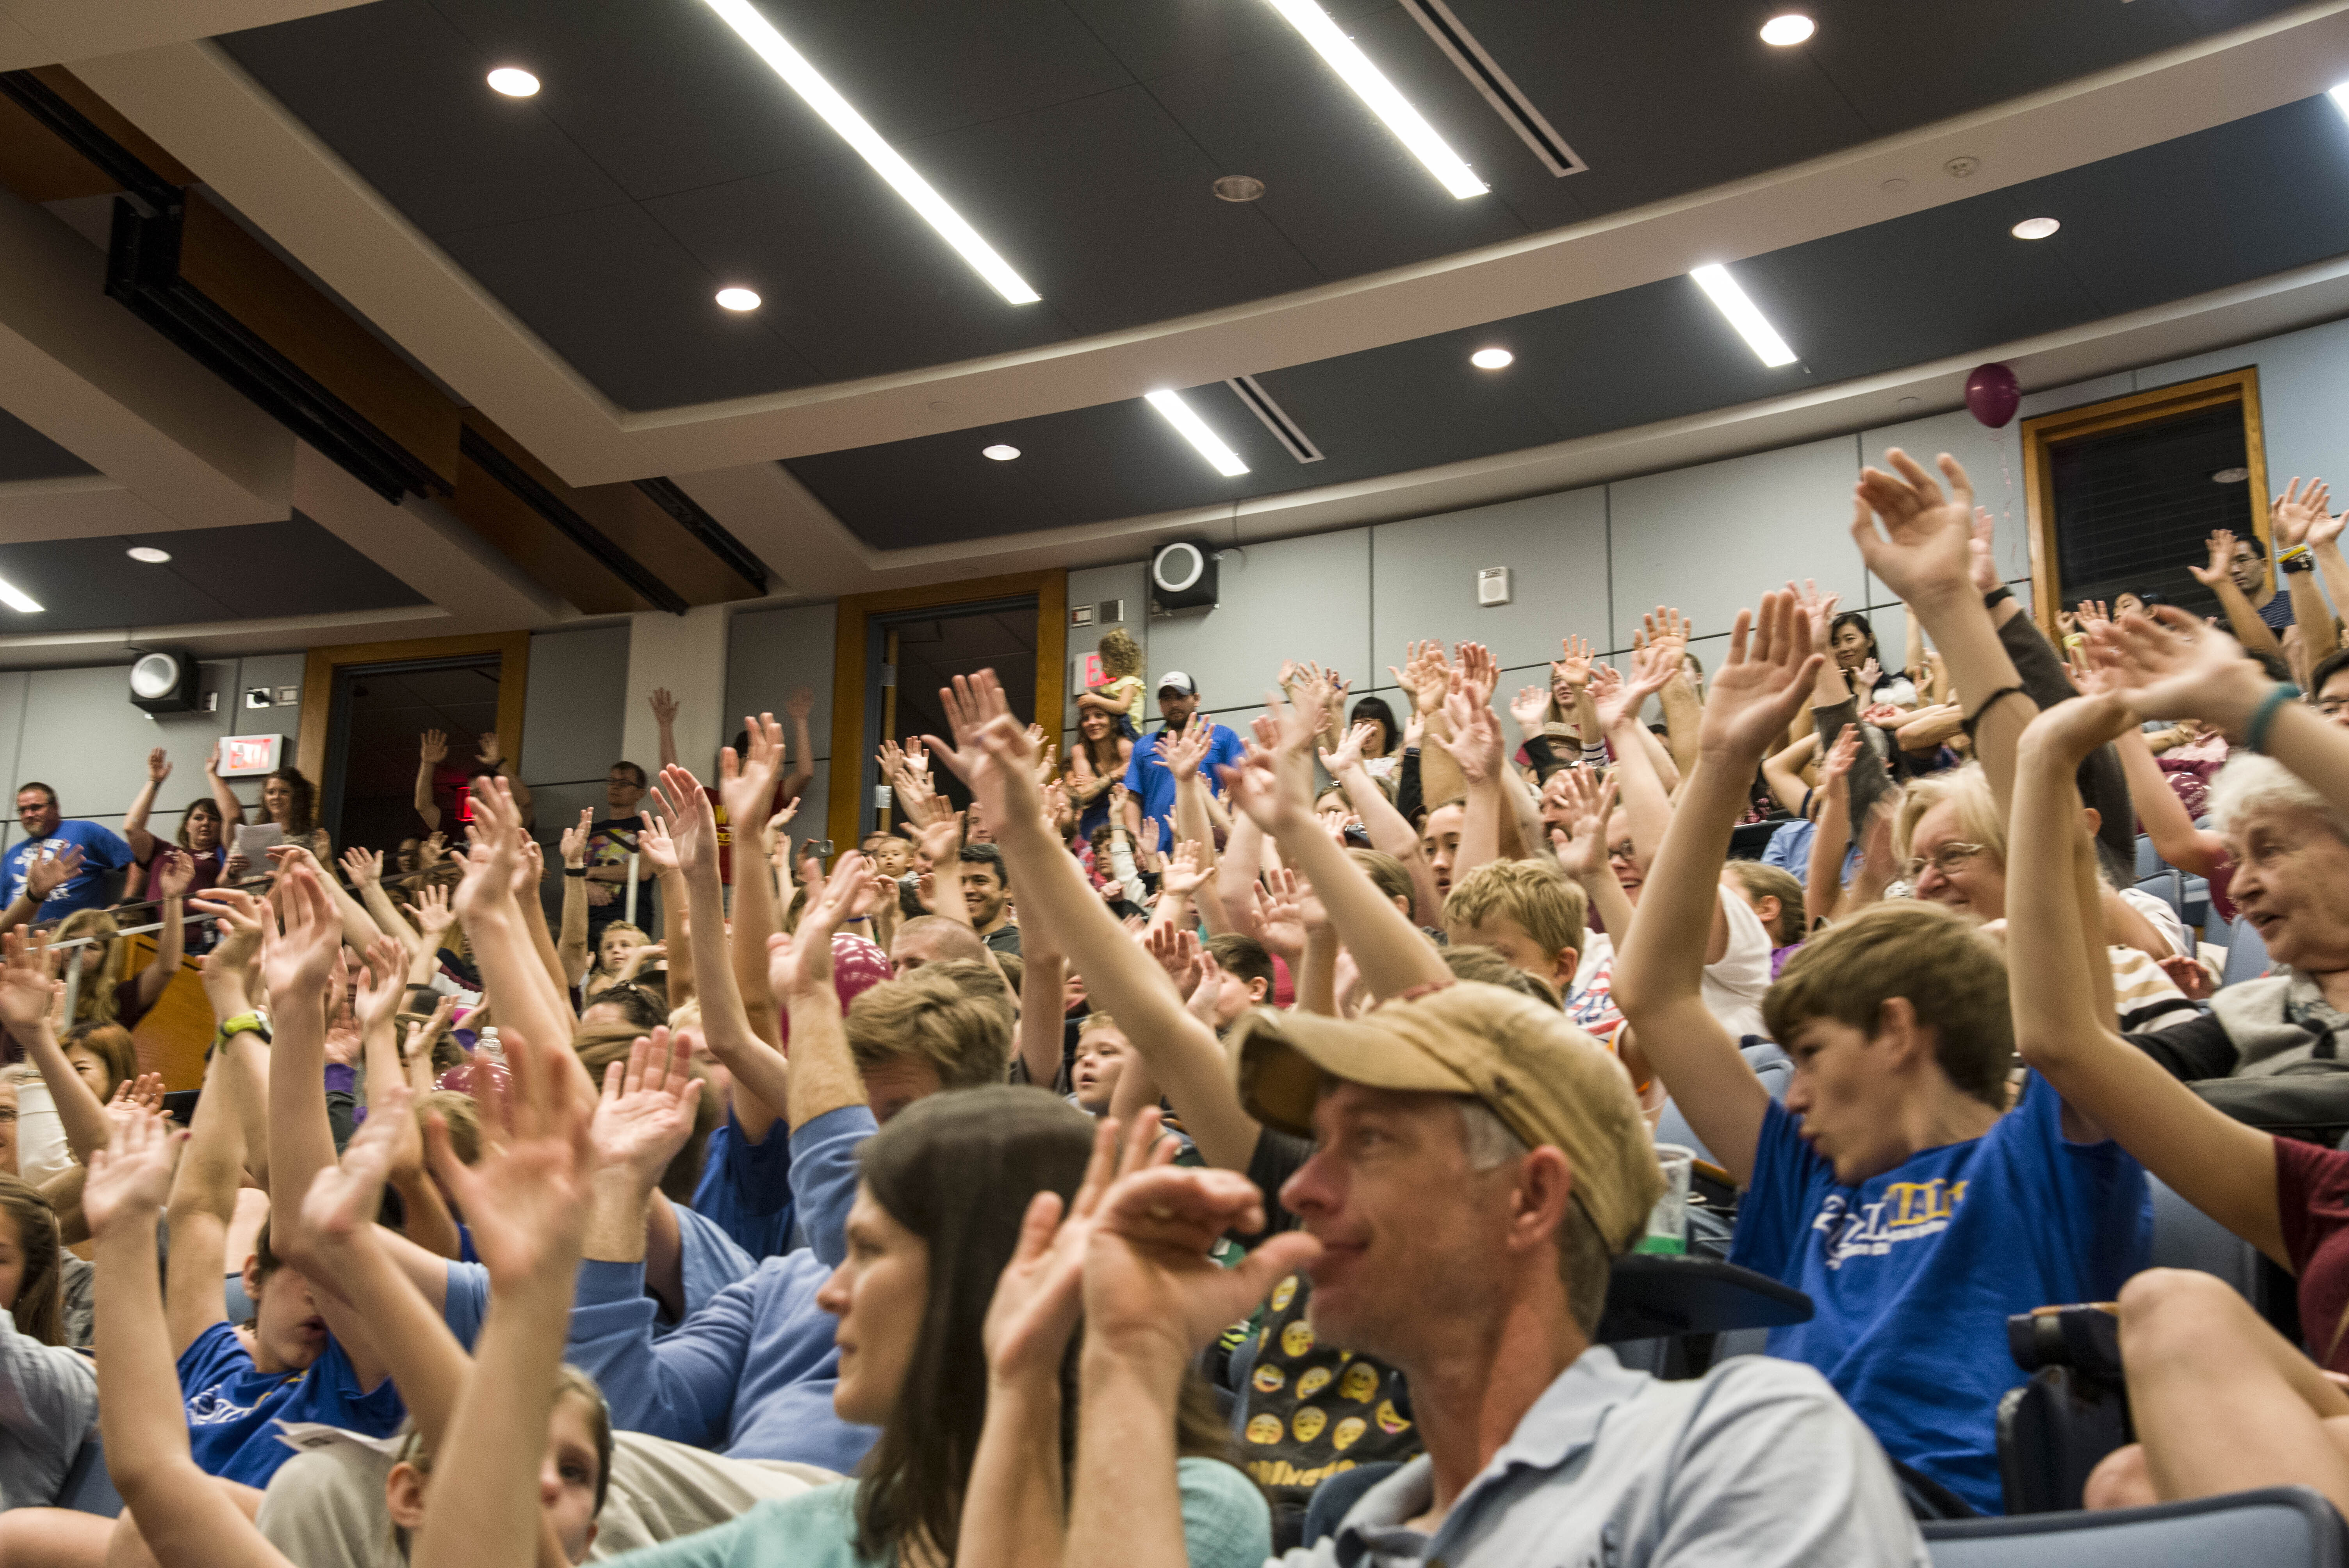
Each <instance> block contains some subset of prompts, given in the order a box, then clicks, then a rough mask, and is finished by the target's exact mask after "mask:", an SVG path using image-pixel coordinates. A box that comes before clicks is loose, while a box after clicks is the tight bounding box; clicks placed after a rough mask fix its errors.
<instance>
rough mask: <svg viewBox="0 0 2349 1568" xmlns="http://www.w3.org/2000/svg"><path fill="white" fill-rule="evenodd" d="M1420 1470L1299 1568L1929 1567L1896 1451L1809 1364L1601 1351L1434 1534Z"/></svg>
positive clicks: (1396, 1482)
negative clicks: (1889, 1457)
mask: <svg viewBox="0 0 2349 1568" xmlns="http://www.w3.org/2000/svg"><path fill="white" fill-rule="evenodd" d="M1433 1494H1434V1471H1433V1469H1432V1468H1431V1467H1430V1463H1429V1461H1428V1460H1426V1459H1425V1458H1420V1459H1416V1460H1412V1461H1411V1463H1409V1464H1407V1465H1405V1466H1404V1467H1403V1468H1402V1470H1398V1471H1396V1472H1395V1473H1394V1474H1393V1475H1391V1476H1389V1477H1388V1478H1387V1479H1386V1480H1383V1481H1381V1482H1380V1483H1379V1484H1378V1485H1377V1486H1374V1487H1372V1488H1371V1490H1370V1491H1368V1492H1367V1493H1365V1494H1364V1495H1363V1497H1362V1500H1361V1501H1360V1502H1358V1503H1356V1504H1355V1505H1354V1507H1353V1509H1352V1510H1351V1511H1350V1512H1349V1513H1348V1514H1347V1515H1346V1518H1345V1522H1343V1523H1341V1524H1340V1526H1339V1527H1338V1529H1337V1532H1335V1533H1334V1534H1332V1535H1330V1536H1329V1537H1327V1538H1325V1539H1323V1540H1322V1541H1320V1542H1318V1543H1316V1544H1315V1545H1313V1546H1312V1547H1309V1548H1300V1549H1299V1550H1297V1551H1294V1552H1291V1553H1288V1556H1287V1557H1286V1558H1284V1559H1282V1563H1283V1564H1284V1568H1404V1565H1406V1564H1412V1565H1415V1564H1420V1563H1426V1564H1428V1565H1429V1568H1434V1565H1435V1564H1437V1563H1442V1564H1443V1565H1444V1568H1663V1565H1665V1564H1671V1568H1690V1565H1692V1564H1698V1563H1703V1564H1722V1565H1723V1568H1726V1565H1729V1564H1734V1565H1735V1568H1771V1565H1772V1564H1777V1563H1785V1564H1787V1565H1789V1568H1793V1565H1795V1564H1800V1565H1802V1568H1838V1565H1841V1564H1852V1565H1854V1568H1858V1565H1863V1564H1864V1565H1866V1568H1929V1561H1928V1559H1927V1557H1926V1555H1925V1546H1924V1542H1923V1541H1922V1539H1921V1538H1920V1536H1919V1535H1918V1533H1917V1526H1916V1523H1915V1522H1914V1521H1913V1520H1911V1519H1910V1518H1909V1510H1908V1507H1907V1505H1906V1504H1905V1503H1904V1502H1903V1501H1901V1496H1900V1489H1899V1485H1898V1484H1897V1483H1896V1482H1895V1481H1894V1480H1893V1479H1892V1470H1891V1467H1890V1466H1889V1465H1888V1464H1887V1463H1886V1462H1885V1459H1884V1452H1883V1450H1882V1449H1879V1448H1878V1447H1877V1445H1876V1439H1875V1438H1873V1437H1872V1436H1870V1435H1869V1434H1868V1429H1867V1428H1865V1427H1863V1426H1861V1425H1860V1423H1859V1418H1858V1417H1857V1416H1855V1415H1853V1414H1852V1413H1851V1410H1850V1408H1848V1407H1847V1406H1846V1405H1845V1404H1844V1402H1843V1401H1842V1399H1840V1398H1837V1395H1836V1391H1835V1390H1834V1389H1833V1388H1832V1387H1828V1385H1827V1380H1826V1378H1825V1377H1820V1376H1819V1374H1818V1373H1817V1372H1816V1371H1815V1370H1813V1369H1812V1368H1811V1367H1806V1366H1804V1365H1802V1364H1801V1363H1800V1362H1795V1361H1778V1360H1772V1359H1769V1358H1767V1357H1759V1356H1747V1357H1738V1358H1736V1359H1734V1360H1732V1361H1727V1362H1723V1364H1722V1365H1721V1366H1719V1367H1714V1368H1713V1371H1712V1372H1711V1373H1709V1374H1708V1375H1707V1376H1705V1377H1702V1378H1699V1379H1696V1380H1693V1381H1689V1382H1679V1383H1666V1382H1663V1381H1661V1380H1659V1379H1657V1378H1654V1377H1649V1376H1648V1375H1647V1374H1646V1373H1644V1372H1627V1371H1625V1370H1624V1369H1623V1367H1622V1365H1621V1364H1620V1363H1619V1362H1618V1361H1617V1360H1616V1359H1615V1353H1614V1352H1613V1351H1611V1350H1609V1349H1606V1348H1605V1347H1603V1346H1601V1347H1598V1348H1594V1349H1591V1350H1588V1351H1586V1352H1584V1353H1583V1356H1582V1357H1581V1358H1580V1359H1579V1360H1578V1361H1576V1362H1575V1364H1574V1365H1573V1366H1571V1367H1568V1368H1567V1369H1566V1370H1565V1371H1563V1372H1561V1373H1559V1374H1558V1376H1557V1381H1555V1382H1553V1383H1552V1384H1550V1386H1549V1387H1548V1388H1547V1389H1546V1390H1544V1392H1543V1394H1542V1397H1541V1398H1539V1399H1537V1400H1536V1401H1534V1406H1533V1408H1531V1409H1530V1410H1527V1411H1526V1415H1525V1418H1524V1419H1523V1420H1521V1421H1519V1422H1518V1423H1517V1429H1516V1431H1515V1432H1514V1433H1512V1434H1510V1437H1509V1440H1508V1441H1507V1442H1506V1443H1505V1444H1503V1445H1502V1447H1501V1449H1500V1451H1499V1452H1498V1453H1495V1455H1494V1456H1493V1462H1492V1463H1490V1464H1489V1465H1486V1466H1485V1470H1484V1472H1483V1473H1482V1474H1480V1475H1479V1476H1477V1477H1476V1479H1475V1480H1474V1481H1472V1482H1470V1483H1469V1486H1468V1489H1467V1491H1464V1492H1462V1493H1461V1494H1460V1497H1459V1500H1458V1501H1455V1502H1454V1504H1453V1507H1452V1511H1451V1512H1450V1513H1449V1514H1447V1515H1446V1516H1445V1517H1444V1523H1443V1525H1442V1526H1441V1527H1440V1528H1439V1529H1438V1530H1437V1531H1436V1532H1435V1533H1434V1534H1433V1535H1432V1536H1431V1535H1426V1534H1423V1533H1422V1532H1419V1531H1417V1530H1413V1529H1412V1528H1410V1527H1409V1526H1408V1525H1407V1524H1406V1523H1405V1521H1407V1520H1411V1519H1414V1518H1417V1517H1418V1516H1419V1515H1420V1514H1422V1513H1423V1512H1425V1511H1427V1508H1428V1506H1429V1504H1430V1502H1431V1501H1432V1500H1433Z"/></svg>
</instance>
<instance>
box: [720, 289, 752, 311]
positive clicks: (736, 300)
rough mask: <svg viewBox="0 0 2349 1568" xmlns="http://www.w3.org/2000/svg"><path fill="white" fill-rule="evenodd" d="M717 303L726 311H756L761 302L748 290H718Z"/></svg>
mask: <svg viewBox="0 0 2349 1568" xmlns="http://www.w3.org/2000/svg"><path fill="white" fill-rule="evenodd" d="M718 303H719V304H722V305H724V306H725V307H726V308H727V309H728V310H756V309H758V308H759V306H760V304H761V303H762V302H761V300H760V298H759V296H758V294H757V293H756V292H755V291H753V290H750V289H719V291H718Z"/></svg>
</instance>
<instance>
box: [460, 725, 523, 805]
mask: <svg viewBox="0 0 2349 1568" xmlns="http://www.w3.org/2000/svg"><path fill="white" fill-rule="evenodd" d="M473 744H474V754H475V755H476V756H477V757H478V758H480V759H481V766H482V767H484V768H486V769H491V770H492V771H493V772H495V773H496V774H497V776H498V777H499V778H501V779H504V780H505V781H506V788H507V789H512V791H513V798H514V804H515V805H516V806H517V807H519V808H521V810H522V814H523V820H525V821H527V820H529V818H530V803H531V799H532V797H531V792H530V786H529V785H528V784H525V783H523V777H522V769H519V768H517V767H515V766H514V759H513V758H511V757H509V756H507V755H506V747H505V742H504V740H503V739H502V738H500V737H499V735H498V732H497V731H496V730H494V729H490V730H484V731H482V732H481V735H480V736H479V737H478V738H476V739H475V741H474V743H473Z"/></svg>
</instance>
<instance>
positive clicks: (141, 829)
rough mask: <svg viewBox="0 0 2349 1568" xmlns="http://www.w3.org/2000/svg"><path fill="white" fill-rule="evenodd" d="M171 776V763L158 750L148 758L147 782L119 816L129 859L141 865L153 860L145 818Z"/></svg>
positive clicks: (153, 849)
mask: <svg viewBox="0 0 2349 1568" xmlns="http://www.w3.org/2000/svg"><path fill="white" fill-rule="evenodd" d="M170 777H171V758H169V757H166V756H164V755H163V748H161V747H160V746H159V747H157V748H154V749H153V750H152V751H150V752H149V753H148V754H147V781H146V782H145V783H143V784H141V785H140V786H139V793H138V794H136V795H134V796H132V797H131V799H130V810H128V811H126V812H124V813H123V814H122V836H123V837H124V838H126V839H128V840H129V841H130V856H131V858H132V859H133V860H135V861H138V862H139V863H140V865H145V864H146V863H147V862H148V861H150V860H152V859H154V857H155V835H153V834H152V833H150V832H149V831H148V830H147V818H148V816H149V815H150V813H151V812H153V810H155V793H156V791H157V790H159V789H162V787H163V780H164V779H169V778H170Z"/></svg>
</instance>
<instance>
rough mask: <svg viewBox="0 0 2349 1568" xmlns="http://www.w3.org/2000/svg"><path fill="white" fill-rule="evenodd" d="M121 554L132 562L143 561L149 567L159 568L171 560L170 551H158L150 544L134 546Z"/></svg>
mask: <svg viewBox="0 0 2349 1568" xmlns="http://www.w3.org/2000/svg"><path fill="white" fill-rule="evenodd" d="M123 553H124V554H125V555H128V556H129V557H130V559H131V560H133V561H143V562H146V563H147V564H148V565H150V566H160V565H162V564H163V562H166V561H169V560H171V552H170V551H168V550H158V549H156V548H155V547H154V546H153V545H151V544H134V545H132V546H131V547H130V548H129V550H126V551H124V552H123Z"/></svg>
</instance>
